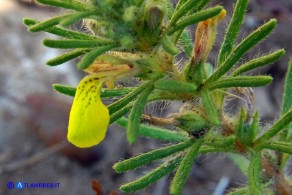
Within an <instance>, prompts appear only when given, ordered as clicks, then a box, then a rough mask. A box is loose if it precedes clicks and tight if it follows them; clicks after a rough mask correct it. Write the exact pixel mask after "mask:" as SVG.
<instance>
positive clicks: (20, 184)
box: [15, 181, 24, 190]
mask: <svg viewBox="0 0 292 195" xmlns="http://www.w3.org/2000/svg"><path fill="white" fill-rule="evenodd" d="M15 185H16V188H17V189H19V190H21V189H22V188H23V187H24V184H23V183H22V182H20V181H19V182H17V183H16V184H15Z"/></svg>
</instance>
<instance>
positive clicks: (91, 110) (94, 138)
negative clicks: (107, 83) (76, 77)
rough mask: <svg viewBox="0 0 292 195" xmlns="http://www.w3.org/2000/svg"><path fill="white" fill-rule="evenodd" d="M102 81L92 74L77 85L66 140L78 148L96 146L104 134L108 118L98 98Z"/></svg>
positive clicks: (107, 112)
mask: <svg viewBox="0 0 292 195" xmlns="http://www.w3.org/2000/svg"><path fill="white" fill-rule="evenodd" d="M103 83H104V80H102V79H100V78H99V77H97V75H95V74H92V75H89V76H87V77H85V78H83V79H82V80H81V81H80V83H79V84H78V87H77V91H76V94H75V98H74V101H73V105H72V108H71V112H70V118H69V127H68V135H67V138H68V140H69V142H71V143H72V144H74V145H75V146H77V147H80V148H87V147H91V146H94V145H97V144H98V143H99V142H101V141H102V140H103V139H104V137H105V134H106V131H107V127H108V125H109V121H110V116H109V111H108V109H107V107H106V106H105V105H104V104H103V103H102V101H101V98H100V93H101V87H102V85H103Z"/></svg>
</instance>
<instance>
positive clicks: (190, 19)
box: [166, 1, 223, 35]
mask: <svg viewBox="0 0 292 195" xmlns="http://www.w3.org/2000/svg"><path fill="white" fill-rule="evenodd" d="M194 2H195V1H194ZM222 9H223V8H222V7H221V6H216V7H214V8H208V9H206V10H203V11H200V12H197V13H195V14H192V15H190V16H186V17H184V18H182V19H181V20H179V21H178V22H177V23H176V24H175V25H174V26H173V27H171V28H169V29H168V30H166V32H167V34H168V35H172V34H173V33H175V32H176V31H179V30H182V29H184V28H185V27H187V26H189V25H192V24H195V23H198V22H200V21H204V20H207V19H209V18H212V17H214V16H217V15H218V14H219V13H220V12H221V11H222Z"/></svg>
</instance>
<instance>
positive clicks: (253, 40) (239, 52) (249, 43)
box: [205, 19, 277, 83]
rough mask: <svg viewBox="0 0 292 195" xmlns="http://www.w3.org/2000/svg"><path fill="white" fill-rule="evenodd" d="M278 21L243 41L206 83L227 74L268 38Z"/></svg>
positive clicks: (273, 21)
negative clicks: (247, 53)
mask: <svg viewBox="0 0 292 195" xmlns="http://www.w3.org/2000/svg"><path fill="white" fill-rule="evenodd" d="M276 24H277V22H276V20H275V19H272V20H270V21H269V22H267V23H265V24H264V25H262V26H260V27H259V28H257V29H256V30H255V31H254V32H252V33H251V34H250V35H249V36H247V37H246V38H245V39H243V40H242V41H241V42H240V43H239V44H238V45H237V46H236V47H235V48H234V50H233V51H232V52H231V54H230V55H229V56H228V58H227V59H226V60H225V61H224V62H223V63H222V65H221V66H220V67H219V68H218V69H217V70H216V71H215V72H214V73H213V74H212V75H211V76H210V77H209V78H208V79H207V80H206V81H205V83H210V82H213V81H216V80H218V79H219V78H220V77H222V76H223V75H224V74H225V73H226V72H228V71H229V70H230V69H231V68H232V66H233V65H234V64H235V63H236V62H237V61H238V60H239V59H240V58H241V57H242V56H243V55H244V54H245V53H246V52H248V50H250V49H251V48H252V47H253V46H255V45H256V44H257V43H259V42H260V41H261V40H263V39H264V38H265V37H267V36H268V35H269V34H270V33H271V32H272V31H273V29H274V28H275V27H276Z"/></svg>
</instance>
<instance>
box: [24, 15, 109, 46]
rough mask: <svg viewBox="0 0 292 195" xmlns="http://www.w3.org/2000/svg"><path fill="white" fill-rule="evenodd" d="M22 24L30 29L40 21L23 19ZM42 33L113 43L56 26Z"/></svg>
mask: <svg viewBox="0 0 292 195" xmlns="http://www.w3.org/2000/svg"><path fill="white" fill-rule="evenodd" d="M23 23H24V24H25V25H26V26H28V27H30V26H33V25H35V24H39V23H40V21H38V20H34V19H31V18H25V19H24V20H23ZM44 31H45V32H48V33H51V34H54V35H58V36H60V37H64V38H67V39H83V40H84V39H85V40H98V41H100V42H103V43H105V44H109V43H113V42H114V41H112V40H109V39H106V38H103V37H97V36H91V35H88V34H84V33H80V32H77V31H73V30H69V29H65V28H61V27H56V26H54V27H50V28H48V29H45V30H44Z"/></svg>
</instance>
